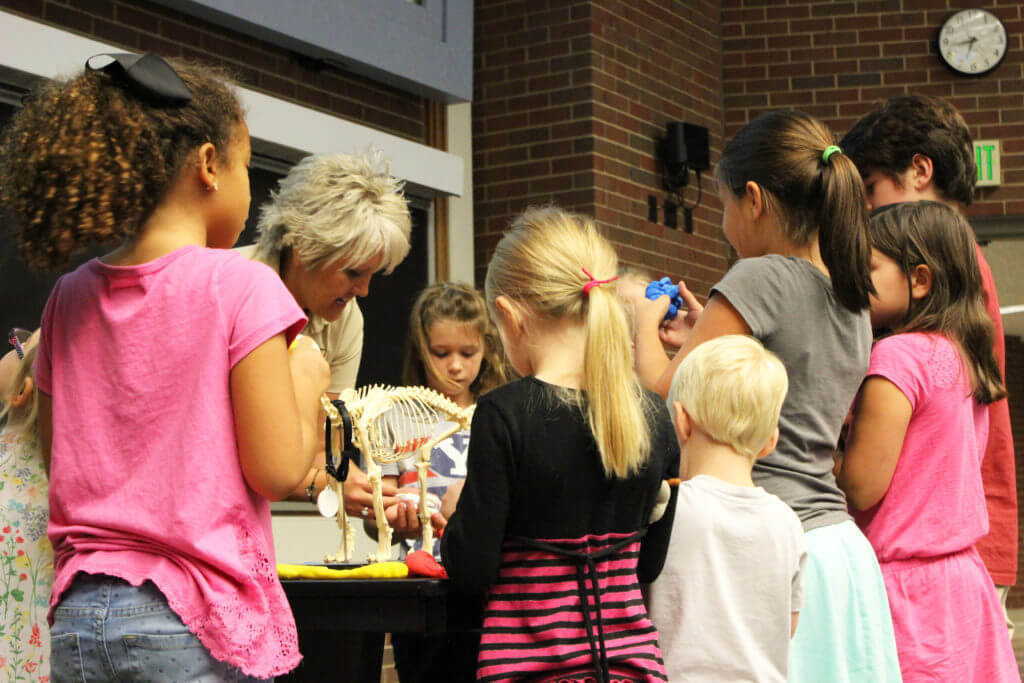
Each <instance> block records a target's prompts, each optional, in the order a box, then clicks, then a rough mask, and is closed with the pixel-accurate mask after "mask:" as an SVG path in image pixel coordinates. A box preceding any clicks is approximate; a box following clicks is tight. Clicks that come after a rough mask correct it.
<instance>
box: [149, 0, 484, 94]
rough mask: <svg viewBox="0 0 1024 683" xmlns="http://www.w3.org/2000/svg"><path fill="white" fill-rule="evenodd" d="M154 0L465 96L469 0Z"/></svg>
mask: <svg viewBox="0 0 1024 683" xmlns="http://www.w3.org/2000/svg"><path fill="white" fill-rule="evenodd" d="M156 1H157V2H159V3H160V4H163V5H166V6H168V7H171V8H173V9H176V10H178V11H180V12H183V13H185V14H189V15H192V16H196V17H200V18H202V19H205V20H207V21H210V22H213V23H216V24H218V25H221V26H225V27H227V28H230V29H233V30H236V31H239V32H241V33H245V34H247V35H251V36H254V37H256V38H260V39H262V40H266V41H267V42H270V43H273V44H275V45H280V46H282V47H286V48H288V49H291V50H295V51H296V52H299V53H301V54H303V55H306V56H309V57H314V58H318V59H324V60H326V61H327V62H328V63H330V64H334V65H340V66H343V67H344V68H346V69H348V70H350V71H352V72H353V73H358V74H361V75H364V76H368V77H370V78H373V79H374V80H377V81H381V82H383V83H388V84H390V85H392V86H394V87H397V88H401V89H403V90H408V91H410V92H414V93H417V94H420V95H425V96H427V97H430V98H433V99H437V100H440V101H442V102H446V103H454V102H468V101H469V100H470V99H472V94H473V3H472V0H424V3H423V4H422V5H418V4H414V3H411V2H408V0H298V1H296V2H281V1H280V0H156Z"/></svg>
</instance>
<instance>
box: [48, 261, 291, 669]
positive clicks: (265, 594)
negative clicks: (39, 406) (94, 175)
mask: <svg viewBox="0 0 1024 683" xmlns="http://www.w3.org/2000/svg"><path fill="white" fill-rule="evenodd" d="M304 324H305V318H304V317H303V315H302V312H301V311H300V310H299V308H298V306H297V305H296V304H295V301H294V299H293V298H292V296H291V294H290V293H289V292H288V290H287V289H286V288H285V287H284V285H283V284H282V283H281V280H280V278H278V276H277V275H276V274H275V273H274V272H273V271H272V270H270V269H269V268H268V267H267V266H265V265H263V264H260V263H255V262H252V261H249V260H247V259H245V258H243V257H241V256H239V255H237V254H233V253H231V252H227V251H219V250H212V249H203V248H200V247H185V248H183V249H179V250H177V251H175V252H173V253H171V254H168V255H166V256H164V257H161V258H159V259H157V260H155V261H152V262H150V263H146V264H143V265H140V266H131V267H114V266H108V265H106V264H103V263H101V262H99V261H96V260H93V261H90V262H89V263H87V264H85V265H83V266H82V267H80V268H78V269H77V270H76V271H74V272H73V273H71V274H69V275H66V276H64V277H63V278H61V279H60V281H59V282H58V283H57V285H56V287H55V288H54V290H53V293H52V294H51V295H50V299H49V301H47V304H46V309H45V311H44V313H43V321H42V328H43V330H42V335H41V337H42V340H41V341H40V345H39V356H38V359H37V361H36V380H37V382H38V385H39V387H40V389H41V390H42V391H44V392H46V393H47V394H50V395H51V396H52V401H53V425H54V428H53V445H52V460H51V468H50V473H51V479H50V514H51V516H50V525H49V530H48V533H49V537H50V540H51V542H52V543H53V547H54V553H55V561H54V565H55V574H56V576H55V580H54V586H53V595H52V597H51V602H50V605H51V614H52V608H53V606H55V605H57V604H58V603H59V602H60V598H61V594H62V593H63V592H64V590H66V589H67V588H68V586H69V585H70V584H71V582H72V580H73V579H74V576H75V574H76V573H78V572H86V573H102V574H108V575H112V576H117V577H120V578H122V579H124V580H126V581H128V582H129V583H131V584H133V585H139V584H141V583H143V582H144V581H146V580H150V581H152V582H153V583H155V584H156V586H157V587H158V588H159V589H160V591H161V592H162V593H163V594H164V595H165V596H166V597H167V600H168V603H169V604H170V606H171V608H172V609H173V610H174V611H175V612H176V613H177V614H178V615H179V616H180V617H181V618H182V621H184V622H185V624H187V625H188V627H189V629H190V630H191V631H193V632H194V633H195V634H196V635H197V636H198V637H199V638H200V640H201V641H202V642H203V644H204V645H205V646H206V647H207V648H208V649H209V650H210V652H211V653H212V654H213V656H214V657H215V658H217V659H218V660H221V661H224V662H228V663H230V664H232V665H234V666H237V667H239V668H240V669H241V670H242V671H244V672H245V673H246V674H248V675H251V676H258V677H270V676H276V675H278V674H281V673H284V672H287V671H289V670H290V669H292V668H294V667H295V666H296V665H297V664H298V662H299V660H300V659H301V656H300V655H299V651H298V640H297V636H296V632H295V622H294V619H293V618H292V614H291V610H290V609H289V606H288V602H287V600H286V598H285V595H284V591H283V589H282V588H281V584H280V582H279V581H278V579H277V575H276V572H275V560H274V546H273V539H272V537H271V528H270V508H269V504H268V502H267V501H266V499H264V498H262V497H261V496H259V495H258V494H257V493H255V492H254V491H253V490H252V489H250V488H249V486H248V485H247V484H246V482H245V478H244V476H243V474H242V470H241V467H240V464H239V460H238V450H237V443H236V440H235V425H234V419H233V413H232V409H231V394H230V384H229V374H230V371H231V368H233V367H234V365H235V364H236V363H237V362H238V361H240V360H241V359H242V358H244V357H245V356H246V354H248V353H249V352H251V351H252V350H254V349H255V348H256V347H258V346H259V345H260V344H262V343H263V342H265V341H266V340H268V339H270V338H271V337H273V336H274V335H276V334H279V333H281V332H286V334H287V336H288V338H289V339H291V338H292V337H293V336H294V335H295V334H296V333H297V332H298V331H299V330H300V329H302V326H303V325H304Z"/></svg>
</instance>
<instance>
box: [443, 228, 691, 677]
mask: <svg viewBox="0 0 1024 683" xmlns="http://www.w3.org/2000/svg"><path fill="white" fill-rule="evenodd" d="M617 268H618V261H617V258H616V255H615V251H614V250H613V249H612V246H611V244H610V243H609V242H608V241H607V240H605V239H604V238H603V237H601V236H600V235H599V234H598V232H597V229H596V228H595V227H594V224H593V222H592V221H591V220H590V219H588V218H586V217H584V216H579V215H576V214H572V213H568V212H565V211H561V210H559V209H555V208H543V209H530V210H527V211H526V212H525V213H524V214H523V215H521V216H520V217H519V218H518V219H517V220H516V221H514V223H513V225H512V229H511V230H510V231H509V232H508V233H507V234H506V235H505V237H503V238H502V240H501V242H499V243H498V246H497V249H496V251H495V254H494V257H493V259H492V260H491V263H490V265H489V266H488V269H487V279H486V298H487V304H488V307H489V308H490V310H491V314H492V318H493V319H494V321H495V324H496V325H497V327H498V331H499V334H500V336H501V339H502V343H503V345H504V348H505V351H506V354H507V356H508V358H509V360H510V362H511V363H512V365H513V367H514V368H515V369H516V371H517V372H518V373H519V374H520V375H522V376H523V379H521V380H519V381H516V382H511V383H509V384H506V385H504V386H502V387H498V388H496V389H493V390H492V391H490V392H488V393H487V394H485V395H483V396H481V397H480V399H479V400H478V402H477V408H476V413H475V414H474V419H473V437H472V439H471V440H470V445H469V455H468V460H467V469H468V473H467V475H466V480H465V481H466V483H465V487H464V489H463V491H462V494H461V496H460V498H459V501H458V506H457V508H456V510H455V512H454V514H453V515H452V517H451V519H450V520H449V523H448V526H447V527H446V529H445V534H444V537H443V539H442V541H441V543H442V545H441V548H442V550H441V552H442V556H443V558H444V560H445V566H446V568H447V570H448V574H449V576H450V578H451V581H452V582H453V584H454V585H455V586H456V587H459V588H462V589H467V590H471V591H485V590H486V591H488V593H487V595H488V597H487V603H486V608H485V612H484V626H483V634H482V636H481V642H480V655H479V658H478V665H477V677H478V679H480V680H489V681H490V680H495V681H497V680H510V679H516V680H518V679H519V678H521V677H528V678H530V680H537V681H548V680H559V679H560V678H562V677H568V678H574V679H575V678H583V677H587V676H591V677H593V679H594V680H599V681H608V680H609V679H610V678H615V679H623V678H624V679H627V680H636V681H654V680H662V681H663V680H665V668H664V666H663V664H662V661H661V652H660V651H659V649H658V636H657V633H656V632H655V630H654V627H653V626H652V625H651V622H650V620H649V619H648V618H647V612H646V610H645V608H644V604H643V600H642V598H641V595H640V587H639V583H640V582H644V583H649V582H650V581H652V580H653V579H654V578H655V577H656V576H657V575H658V573H659V572H660V571H661V567H662V564H663V563H664V560H665V553H666V550H667V545H668V536H669V531H670V529H671V519H672V517H673V514H672V508H673V507H674V497H673V499H672V500H671V501H670V503H669V509H668V512H666V513H665V514H664V516H663V517H662V518H661V521H659V522H657V523H655V524H653V525H651V526H650V527H649V528H648V523H649V521H650V519H651V514H652V511H653V510H654V507H655V503H656V499H657V494H658V491H659V489H660V486H661V482H662V480H664V479H666V478H669V477H674V476H677V474H678V471H679V447H678V445H677V443H676V439H675V435H674V433H673V431H672V424H671V422H670V420H669V416H668V411H667V410H666V408H665V405H664V403H663V402H662V401H661V399H659V398H658V397H656V396H655V395H654V394H652V393H650V392H646V391H644V390H643V389H642V388H641V387H640V385H639V384H638V382H637V380H636V377H635V375H634V374H633V360H632V355H631V352H630V339H629V329H628V326H627V323H626V317H625V313H624V311H623V308H622V304H621V302H620V301H619V298H618V296H616V292H615V282H614V281H615V279H616V278H615V273H616V270H617ZM645 531H646V536H645V535H644V532H645ZM555 576H557V577H558V578H554V577H555ZM612 615H614V616H612ZM552 621H557V622H559V624H560V625H559V628H558V633H557V635H558V637H557V638H556V639H552V636H551V623H552Z"/></svg>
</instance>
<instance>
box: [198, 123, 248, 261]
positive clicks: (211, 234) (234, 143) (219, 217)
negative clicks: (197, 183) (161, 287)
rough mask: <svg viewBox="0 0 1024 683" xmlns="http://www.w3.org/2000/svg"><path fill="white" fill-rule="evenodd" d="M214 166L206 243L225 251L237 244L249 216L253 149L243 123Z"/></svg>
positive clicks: (237, 128)
mask: <svg viewBox="0 0 1024 683" xmlns="http://www.w3.org/2000/svg"><path fill="white" fill-rule="evenodd" d="M219 159H220V163H219V164H218V165H217V189H216V191H214V197H213V199H214V200H215V203H214V206H213V207H212V215H211V219H210V223H209V225H208V228H207V238H206V244H207V246H209V247H214V248H223V249H227V248H228V247H231V246H232V245H234V243H235V242H236V241H238V236H239V235H241V234H242V230H244V229H245V221H246V219H247V218H248V217H249V204H250V202H251V201H252V196H251V195H250V193H249V163H250V162H251V160H252V148H251V147H250V144H249V127H248V126H246V125H245V122H244V121H242V122H241V123H239V124H238V126H237V127H236V128H235V134H234V136H232V139H231V142H230V143H229V144H228V148H227V150H225V151H224V153H222V154H221V155H220V157H219Z"/></svg>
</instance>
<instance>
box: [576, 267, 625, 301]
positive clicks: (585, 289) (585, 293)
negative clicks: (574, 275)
mask: <svg viewBox="0 0 1024 683" xmlns="http://www.w3.org/2000/svg"><path fill="white" fill-rule="evenodd" d="M581 270H582V271H583V274H584V275H586V276H587V277H589V278H590V282H588V283H587V284H585V285H583V296H585V297H588V298H589V297H590V290H592V289H593V288H594V287H597V286H598V285H603V284H605V283H606V282H615V281H616V280H618V279H619V276H618V275H616V276H615V277H610V278H608V279H607V280H598V279H596V278H595V277H594V276H593V275H591V274H590V273H588V272H587V269H586V268H581Z"/></svg>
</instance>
